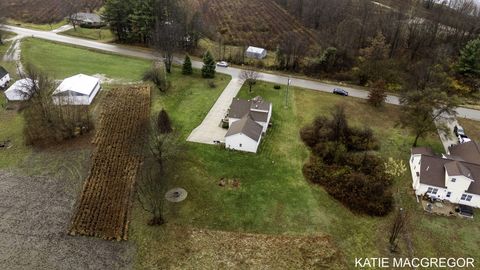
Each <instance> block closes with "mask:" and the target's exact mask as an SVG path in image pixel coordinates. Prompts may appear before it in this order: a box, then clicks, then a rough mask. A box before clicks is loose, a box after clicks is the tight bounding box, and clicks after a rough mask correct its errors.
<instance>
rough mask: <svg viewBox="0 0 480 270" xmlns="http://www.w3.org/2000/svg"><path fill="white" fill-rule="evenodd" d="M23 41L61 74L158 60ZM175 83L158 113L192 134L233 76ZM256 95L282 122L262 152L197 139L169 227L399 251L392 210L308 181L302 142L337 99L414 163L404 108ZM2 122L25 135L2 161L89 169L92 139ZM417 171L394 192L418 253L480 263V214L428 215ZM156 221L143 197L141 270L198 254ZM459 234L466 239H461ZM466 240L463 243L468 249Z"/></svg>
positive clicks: (124, 68)
mask: <svg viewBox="0 0 480 270" xmlns="http://www.w3.org/2000/svg"><path fill="white" fill-rule="evenodd" d="M23 46H24V47H23V52H24V60H25V59H28V60H29V61H32V62H33V63H34V64H36V65H38V66H39V67H40V68H42V69H44V70H46V71H48V72H52V73H53V74H55V76H56V77H57V78H61V77H64V76H68V75H72V74H76V73H79V72H83V73H86V74H95V73H101V74H106V75H107V77H111V78H119V79H123V80H131V81H136V80H138V79H139V78H140V75H141V73H142V72H143V70H145V69H146V68H148V67H149V65H150V63H149V62H148V61H143V60H137V59H133V58H125V57H121V56H116V55H109V54H102V53H98V52H93V51H88V50H83V49H79V48H74V47H68V46H64V45H59V44H55V43H51V42H46V41H39V40H35V39H28V40H26V41H25V43H24V45H23ZM52 55H54V56H55V57H51V56H52ZM170 80H171V81H172V84H173V86H172V89H170V91H169V92H168V93H167V94H160V93H159V92H158V90H154V92H153V93H154V94H153V101H152V113H156V112H158V111H159V110H160V109H161V108H165V109H166V110H167V112H168V113H169V114H170V116H171V118H172V120H173V122H174V124H175V127H176V129H177V130H178V131H179V132H180V135H181V136H182V138H186V137H187V136H188V134H189V133H190V132H191V131H192V130H193V129H194V128H195V127H196V126H198V125H199V124H200V122H201V121H202V119H203V118H204V117H205V115H206V114H207V113H208V111H209V109H210V108H211V106H212V105H213V104H214V102H215V100H216V99H217V97H218V96H219V95H220V93H221V92H222V90H223V88H224V87H225V86H226V85H227V83H228V81H229V78H228V77H226V76H221V75H217V78H216V80H215V82H216V85H217V87H216V88H213V89H212V88H210V87H209V86H208V81H207V80H204V79H201V78H200V75H199V71H197V70H196V71H195V74H194V75H193V76H183V75H181V74H180V71H179V69H178V68H175V69H174V71H173V74H171V75H170ZM256 95H261V96H263V97H264V98H265V99H267V100H269V101H271V102H273V106H274V113H273V127H272V128H271V129H269V132H268V134H267V136H266V138H264V140H263V141H262V145H261V146H260V151H259V153H258V154H256V155H255V154H247V153H239V152H232V151H226V150H224V149H221V148H220V147H216V146H210V145H201V144H195V143H188V144H187V150H186V151H187V152H186V154H187V157H188V158H187V159H185V160H183V161H182V162H181V163H180V164H179V166H178V170H177V175H176V177H175V181H174V182H173V183H171V184H170V186H169V187H177V186H180V187H184V188H185V189H186V190H187V191H188V192H189V195H188V198H187V200H186V201H185V202H183V203H181V204H180V205H177V206H173V205H169V206H168V207H167V209H166V213H165V214H166V217H167V219H168V222H169V224H170V225H175V226H180V227H187V228H188V227H191V228H192V227H193V228H199V229H215V230H222V231H234V232H254V233H265V234H287V235H307V236H308V235H322V234H327V235H330V236H331V237H332V238H333V240H334V242H335V245H336V246H337V248H338V250H339V256H342V259H343V260H344V261H345V263H346V264H347V265H348V266H349V267H350V268H353V260H354V258H355V257H358V256H362V257H380V256H387V257H389V256H391V255H390V254H389V252H388V250H387V246H388V236H389V235H388V231H389V229H390V224H391V220H392V216H388V217H385V218H371V217H367V216H363V215H356V214H353V213H351V212H350V211H349V210H347V209H346V208H345V207H343V205H341V204H340V203H338V202H337V201H335V200H333V199H332V198H331V197H330V196H329V195H328V194H327V193H326V192H325V191H324V190H323V189H322V188H321V187H319V186H315V185H312V184H310V183H308V182H307V181H306V180H305V179H304V178H303V175H302V172H301V169H302V165H303V163H304V162H305V160H306V159H307V158H308V155H309V153H308V151H307V149H306V147H304V146H303V144H302V142H301V141H300V138H299V135H298V134H299V133H298V132H299V129H300V128H301V127H302V126H304V125H305V124H307V123H310V122H311V121H312V120H313V119H314V117H316V116H317V115H329V113H330V111H331V110H332V108H333V106H334V105H335V104H337V103H343V104H344V105H345V106H346V112H347V116H348V118H349V121H350V123H351V124H353V125H358V126H363V125H368V126H370V127H371V128H372V129H373V130H374V132H375V135H376V136H377V137H379V138H380V139H381V142H382V148H381V151H380V154H381V155H382V156H384V157H385V158H387V157H395V158H397V159H402V160H404V162H405V163H407V161H408V158H409V149H410V147H411V144H412V142H413V137H412V136H411V134H409V133H408V132H407V131H405V130H402V129H401V128H399V127H398V126H397V125H396V119H397V118H398V115H399V114H400V113H401V109H400V108H399V107H395V106H386V107H385V108H383V109H380V110H377V109H373V108H371V107H370V106H368V105H367V104H366V103H365V101H362V100H359V99H355V98H350V97H347V98H344V97H339V96H335V95H331V94H328V93H321V92H315V91H309V90H302V89H297V88H292V91H290V95H289V99H288V104H289V106H288V108H285V106H284V98H285V96H284V88H282V89H281V90H274V89H273V85H272V84H267V83H258V84H257V85H256V86H255V88H254V92H253V93H248V90H247V89H246V88H245V87H244V88H243V89H242V91H241V92H240V94H239V96H241V97H244V98H249V97H254V96H256ZM95 111H98V110H95ZM0 120H1V122H0V140H1V138H2V136H4V137H8V136H15V137H16V140H18V141H17V142H16V143H15V145H17V146H18V148H17V149H16V150H15V151H16V152H17V153H19V154H18V155H19V156H18V157H15V153H14V154H13V155H4V153H5V152H0V168H2V166H3V167H9V168H12V167H18V168H21V169H25V170H28V171H29V172H31V173H37V172H43V171H52V172H55V171H56V170H58V168H59V167H64V166H63V164H64V163H65V162H67V164H73V165H71V166H73V167H75V168H76V167H79V168H83V169H82V170H81V171H82V172H85V171H88V161H89V153H90V152H89V150H88V148H86V149H85V148H84V147H83V145H82V144H79V145H77V144H76V142H72V143H71V145H69V146H68V147H63V146H59V147H56V148H55V149H53V150H45V149H35V150H32V149H29V148H26V147H24V146H22V143H21V129H22V118H21V116H19V115H18V114H16V113H11V112H6V111H1V112H0ZM2 131H3V133H2ZM7 133H8V134H7ZM420 144H421V145H425V146H431V147H433V148H434V149H435V150H436V151H437V152H440V151H441V150H442V146H441V144H440V140H439V138H438V136H437V135H436V134H431V135H430V136H429V137H428V138H427V139H426V140H422V141H421V142H420ZM65 149H69V151H65ZM65 152H68V153H70V154H66V153H65ZM18 163H20V164H18ZM2 164H3V165H2ZM52 164H53V165H52ZM76 164H78V165H76ZM85 164H87V165H85ZM71 166H70V165H69V166H68V167H71ZM44 168H48V170H44ZM85 168H87V169H85ZM81 174H82V175H83V173H81ZM408 174H409V173H408V172H407V173H406V175H405V176H403V177H400V178H398V179H396V181H395V185H394V189H393V191H394V195H395V198H396V200H397V202H398V203H399V205H401V206H402V207H404V208H405V209H407V211H408V212H409V213H410V222H409V224H408V230H409V232H410V236H411V240H412V242H413V246H414V256H416V257H423V256H435V257H438V256H448V257H452V256H453V257H455V256H472V257H474V258H475V259H477V260H480V257H479V255H478V245H479V243H480V240H479V237H478V235H480V223H479V222H478V219H476V220H474V221H470V220H460V219H455V218H444V217H437V216H429V215H426V214H424V212H423V211H422V210H421V209H420V207H419V205H418V204H417V203H416V202H415V198H414V196H413V195H412V194H411V193H412V192H411V188H410V182H411V180H410V179H409V178H410V177H409V176H408ZM222 177H225V178H227V179H238V180H239V181H240V187H238V188H234V187H220V186H219V185H218V183H219V181H220V179H221V178H222ZM148 218H149V215H148V214H147V213H145V212H144V211H143V210H142V209H141V207H140V206H139V205H138V204H137V203H136V204H135V207H134V211H133V216H132V222H131V226H130V239H131V240H132V241H133V242H134V243H135V244H136V246H137V258H136V266H137V268H140V269H152V268H155V267H157V268H158V267H159V266H161V265H163V264H162V263H163V262H164V261H165V260H170V261H175V258H176V257H174V258H166V257H165V256H162V254H160V252H159V250H162V248H164V247H165V245H175V250H176V252H179V256H180V255H182V256H188V254H189V253H190V252H194V251H192V250H190V249H189V243H188V241H186V240H185V241H184V240H183V239H184V238H182V237H180V238H178V237H177V236H179V235H178V234H175V237H172V238H169V237H166V236H167V235H169V229H168V228H169V227H164V228H161V229H160V228H152V227H149V226H147V225H146V221H147V220H148ZM177 228H178V227H177ZM180 231H181V230H180ZM180 233H181V232H180ZM180 236H181V235H180ZM452 241H456V243H458V244H457V245H452V244H451V243H452ZM460 245H461V248H458V247H459V246H460ZM400 247H401V251H400V253H399V254H398V256H410V254H408V252H407V249H406V247H405V242H401V245H400ZM180 253H181V254H180ZM173 256H174V255H173ZM180 257H181V256H180ZM189 266H190V267H195V265H189ZM187 268H188V267H187Z"/></svg>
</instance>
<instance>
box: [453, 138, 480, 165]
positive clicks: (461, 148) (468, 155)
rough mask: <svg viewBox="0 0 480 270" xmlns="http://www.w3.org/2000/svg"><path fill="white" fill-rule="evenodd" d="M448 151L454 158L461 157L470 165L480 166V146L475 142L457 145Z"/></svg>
mask: <svg viewBox="0 0 480 270" xmlns="http://www.w3.org/2000/svg"><path fill="white" fill-rule="evenodd" d="M448 150H449V151H450V155H452V156H459V157H461V158H462V159H463V160H465V161H466V162H469V163H475V164H480V146H479V145H478V143H477V142H475V141H470V142H467V143H461V144H457V145H454V146H451V147H449V148H448Z"/></svg>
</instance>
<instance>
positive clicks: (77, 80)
mask: <svg viewBox="0 0 480 270" xmlns="http://www.w3.org/2000/svg"><path fill="white" fill-rule="evenodd" d="M100 89H101V85H100V80H99V79H97V78H95V77H92V76H87V75H84V74H78V75H75V76H73V77H70V78H66V79H65V80H63V82H62V83H61V84H60V85H59V86H58V87H57V89H56V90H55V91H54V92H53V94H52V96H53V102H54V103H55V104H57V105H90V104H91V103H92V101H93V99H94V98H95V96H96V95H97V93H98V91H100Z"/></svg>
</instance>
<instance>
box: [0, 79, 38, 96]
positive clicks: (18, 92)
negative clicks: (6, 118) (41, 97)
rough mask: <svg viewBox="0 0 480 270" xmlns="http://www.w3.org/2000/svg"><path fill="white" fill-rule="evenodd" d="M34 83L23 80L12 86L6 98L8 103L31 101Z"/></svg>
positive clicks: (6, 92)
mask: <svg viewBox="0 0 480 270" xmlns="http://www.w3.org/2000/svg"><path fill="white" fill-rule="evenodd" d="M32 87H33V81H32V80H31V79H21V80H18V81H16V82H15V83H14V84H12V85H11V86H10V87H9V88H8V89H7V90H6V91H5V97H6V98H7V100H8V101H25V100H28V99H30V97H31V90H32Z"/></svg>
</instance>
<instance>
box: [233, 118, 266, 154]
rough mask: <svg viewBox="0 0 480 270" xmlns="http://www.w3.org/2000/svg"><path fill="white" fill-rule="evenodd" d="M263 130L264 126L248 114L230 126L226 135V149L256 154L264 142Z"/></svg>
mask: <svg viewBox="0 0 480 270" xmlns="http://www.w3.org/2000/svg"><path fill="white" fill-rule="evenodd" d="M262 130H263V128H262V126H261V125H260V124H258V123H257V122H255V121H254V120H253V119H252V117H251V116H250V115H249V114H247V115H245V116H244V117H243V118H242V119H240V120H238V121H235V122H234V123H233V124H232V125H231V126H230V128H229V129H228V132H227V135H225V147H226V148H228V149H235V150H239V151H245V152H251V153H256V152H257V150H258V146H259V145H260V141H261V140H262V133H263V132H262Z"/></svg>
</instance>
